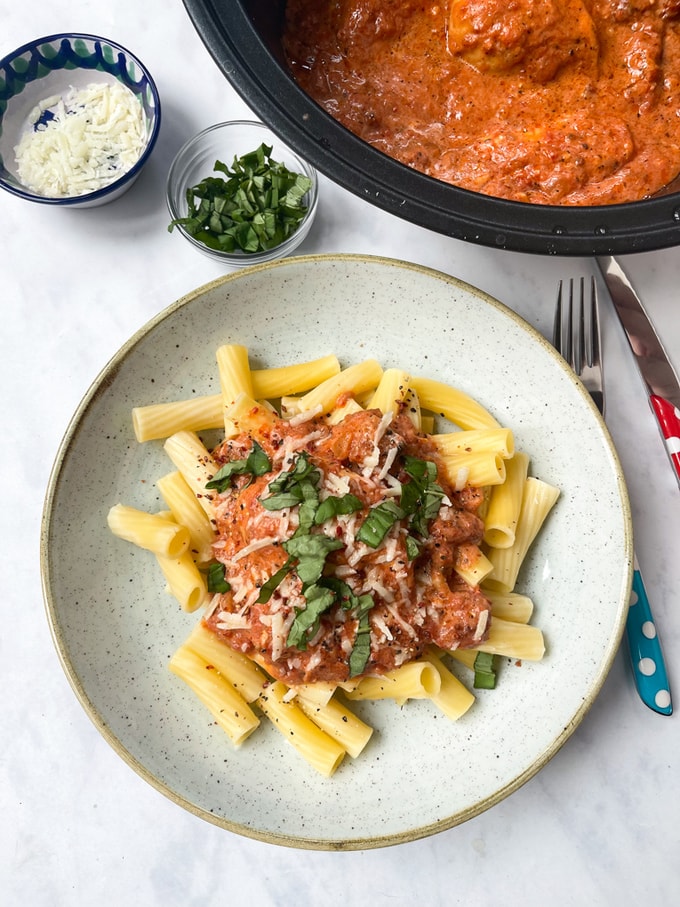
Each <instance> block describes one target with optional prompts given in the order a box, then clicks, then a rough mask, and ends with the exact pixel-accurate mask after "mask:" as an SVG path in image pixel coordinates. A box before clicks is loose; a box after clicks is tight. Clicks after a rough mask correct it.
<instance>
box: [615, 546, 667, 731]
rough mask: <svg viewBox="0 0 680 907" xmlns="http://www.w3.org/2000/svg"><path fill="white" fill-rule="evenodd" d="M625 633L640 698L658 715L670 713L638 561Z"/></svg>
mask: <svg viewBox="0 0 680 907" xmlns="http://www.w3.org/2000/svg"><path fill="white" fill-rule="evenodd" d="M626 635H627V637H628V649H629V651H630V660H631V662H632V666H633V674H634V676H635V684H636V686H637V690H638V693H639V694H640V698H641V699H642V701H643V702H644V703H645V705H648V706H649V708H650V709H653V710H654V711H655V712H657V713H658V714H659V715H672V714H673V702H672V700H671V688H670V684H669V682H668V674H667V673H666V664H665V662H664V658H663V652H662V651H661V642H660V641H659V636H658V634H657V632H656V625H655V623H654V618H653V617H652V612H651V610H650V607H649V600H648V599H647V592H646V590H645V584H644V583H643V581H642V574H641V573H640V569H639V567H638V564H637V561H636V562H635V570H634V573H633V588H632V590H631V596H630V604H629V607H628V617H627V619H626Z"/></svg>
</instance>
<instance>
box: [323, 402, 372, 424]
mask: <svg viewBox="0 0 680 907" xmlns="http://www.w3.org/2000/svg"><path fill="white" fill-rule="evenodd" d="M362 409H363V406H362V405H361V404H360V403H357V401H356V400H355V399H354V397H349V398H348V399H347V400H346V401H345V402H344V403H343V404H342V406H337V407H336V408H335V409H332V410H331V411H330V412H329V413H328V415H327V416H326V422H327V423H328V424H329V425H337V424H338V422H342V420H343V419H344V418H345V416H348V415H349V414H350V413H359V412H361V410H362Z"/></svg>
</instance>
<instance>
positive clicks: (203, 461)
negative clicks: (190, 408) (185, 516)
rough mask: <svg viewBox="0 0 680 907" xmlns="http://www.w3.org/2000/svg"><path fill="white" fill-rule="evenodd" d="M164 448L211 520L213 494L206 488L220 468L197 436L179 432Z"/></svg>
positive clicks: (171, 436) (192, 433)
mask: <svg viewBox="0 0 680 907" xmlns="http://www.w3.org/2000/svg"><path fill="white" fill-rule="evenodd" d="M163 448H164V450H165V452H166V453H167V455H168V456H169V457H170V459H171V460H172V462H173V464H174V465H175V467H176V468H177V469H178V470H179V471H180V472H181V473H182V475H183V476H184V478H185V480H186V482H187V484H188V486H189V488H190V489H191V490H192V491H193V493H194V494H195V495H196V500H197V501H198V503H199V504H200V505H201V507H202V508H203V510H204V511H205V512H206V514H207V516H208V518H209V519H212V517H213V494H212V492H210V491H206V488H205V486H206V485H207V484H208V482H209V481H210V480H211V479H212V478H213V476H214V475H215V473H216V472H217V471H218V469H219V467H218V465H217V463H216V462H215V460H213V458H212V456H211V455H210V454H209V453H208V451H207V450H206V448H205V446H204V444H203V442H202V441H201V439H200V438H199V437H198V435H197V434H195V433H194V432H190V431H178V432H176V433H175V434H174V435H170V437H169V438H168V439H167V440H166V442H165V444H164V445H163Z"/></svg>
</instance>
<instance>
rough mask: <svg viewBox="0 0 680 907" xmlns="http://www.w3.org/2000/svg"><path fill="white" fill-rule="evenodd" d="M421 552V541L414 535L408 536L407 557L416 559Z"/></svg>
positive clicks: (411, 559) (412, 559)
mask: <svg viewBox="0 0 680 907" xmlns="http://www.w3.org/2000/svg"><path fill="white" fill-rule="evenodd" d="M419 554H420V542H419V541H418V539H414V538H413V536H412V535H407V536H406V557H407V558H408V559H409V560H410V561H414V560H415V559H416V558H417V557H418V555H419Z"/></svg>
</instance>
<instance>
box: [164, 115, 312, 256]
mask: <svg viewBox="0 0 680 907" xmlns="http://www.w3.org/2000/svg"><path fill="white" fill-rule="evenodd" d="M263 143H264V144H265V145H269V146H272V153H271V156H272V160H274V161H278V162H279V163H282V164H285V165H286V167H287V168H288V169H289V170H290V171H292V172H294V173H303V174H304V175H305V176H308V177H309V179H310V180H311V181H312V187H311V189H310V190H309V192H308V193H307V196H306V198H305V203H306V206H307V212H306V214H305V216H304V218H303V219H302V220H301V221H300V223H299V225H298V227H297V229H296V231H295V232H294V233H293V234H292V235H291V236H289V237H288V239H285V240H284V241H283V242H282V243H279V245H278V246H274V248H272V249H267V250H265V251H264V252H243V251H241V250H238V251H234V252H222V251H220V250H219V249H211V248H209V247H208V246H206V245H205V244H204V243H202V242H200V240H198V239H196V238H195V237H193V236H191V234H190V233H188V232H187V231H186V230H185V229H184V227H183V226H182V225H181V224H178V225H177V226H176V227H175V228H174V229H175V230H178V231H179V232H180V233H181V234H182V236H184V237H185V238H186V239H187V240H188V241H189V242H190V243H191V244H192V245H193V246H195V248H197V249H198V250H199V252H202V253H203V254H204V255H207V256H208V257H209V258H214V259H215V260H217V261H221V262H223V263H224V264H227V265H230V266H231V267H233V268H243V267H247V266H249V265H255V264H261V263H263V262H267V261H274V260H275V259H277V258H284V257H285V256H286V255H290V253H291V252H292V251H293V250H294V249H296V248H297V247H298V246H299V245H300V243H301V242H302V241H303V239H304V238H305V237H306V236H307V234H308V233H309V230H310V227H311V226H312V222H313V220H314V216H315V214H316V209H317V202H318V192H319V189H318V186H319V183H318V179H317V174H316V170H315V169H314V168H313V167H312V166H311V165H310V164H308V163H307V162H306V161H304V160H303V159H302V158H300V157H298V156H297V154H295V152H293V151H291V149H290V148H288V147H287V146H286V145H284V143H283V142H282V141H281V139H279V138H278V136H276V135H275V134H274V133H273V132H272V131H271V130H270V129H268V128H267V126H265V125H264V124H263V123H258V122H255V121H250V120H232V121H230V122H226V123H217V124H216V125H215V126H210V127H208V129H204V130H203V131H202V132H199V133H198V135H196V136H194V138H192V139H190V140H189V141H188V142H187V143H186V144H185V145H183V146H182V148H180V150H179V151H178V152H177V155H176V157H175V159H174V161H173V162H172V165H171V167H170V172H169V173H168V181H167V186H166V200H167V204H168V210H169V212H170V217H171V219H172V220H175V219H177V218H180V217H186V216H187V214H188V205H187V199H186V193H187V189H191V187H192V186H196V185H197V184H198V183H200V182H201V181H202V180H204V179H205V178H206V177H209V176H217V177H219V176H220V174H219V173H215V172H214V170H213V168H214V166H215V162H216V161H218V160H219V161H222V163H224V164H226V165H228V166H229V167H231V165H232V163H233V161H234V158H235V157H241V156H242V155H244V154H248V153H249V152H251V151H255V149H256V148H259V147H260V145H262V144H263Z"/></svg>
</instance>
